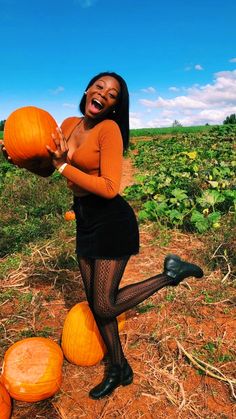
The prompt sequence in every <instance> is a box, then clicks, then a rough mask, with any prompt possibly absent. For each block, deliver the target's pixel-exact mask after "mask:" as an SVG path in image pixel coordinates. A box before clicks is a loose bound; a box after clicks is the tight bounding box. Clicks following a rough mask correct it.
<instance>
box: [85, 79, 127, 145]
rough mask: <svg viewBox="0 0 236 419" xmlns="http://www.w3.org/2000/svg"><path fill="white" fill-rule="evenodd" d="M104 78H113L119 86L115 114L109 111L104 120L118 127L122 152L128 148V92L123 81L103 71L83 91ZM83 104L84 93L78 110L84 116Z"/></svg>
mask: <svg viewBox="0 0 236 419" xmlns="http://www.w3.org/2000/svg"><path fill="white" fill-rule="evenodd" d="M104 76H110V77H114V79H116V80H117V81H118V83H119V84H120V93H119V96H118V101H117V103H116V106H115V113H113V109H111V111H110V112H109V113H108V114H106V116H104V119H112V120H113V121H115V122H116V123H117V124H118V125H119V128H120V131H121V135H122V139H123V147H124V150H127V148H128V146H129V92H128V87H127V84H126V82H125V80H124V79H123V78H122V77H121V76H119V74H116V73H114V72H109V71H105V72H103V73H99V74H97V75H96V76H95V77H93V78H92V79H91V80H90V82H89V84H88V85H87V87H86V89H85V91H86V90H87V89H89V87H90V86H92V85H93V84H94V83H95V82H96V81H97V80H98V79H100V78H101V77H104ZM85 103H86V94H85V93H84V95H83V96H82V99H81V101H80V104H79V109H80V111H81V113H82V114H83V115H84V114H85Z"/></svg>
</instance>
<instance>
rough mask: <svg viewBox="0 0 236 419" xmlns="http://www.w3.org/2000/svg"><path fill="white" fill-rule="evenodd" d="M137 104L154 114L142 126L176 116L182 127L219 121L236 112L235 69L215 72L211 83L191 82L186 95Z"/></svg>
mask: <svg viewBox="0 0 236 419" xmlns="http://www.w3.org/2000/svg"><path fill="white" fill-rule="evenodd" d="M139 103H140V104H141V105H143V106H144V107H145V108H147V109H152V114H154V113H156V115H155V117H154V118H153V119H152V120H149V121H146V122H145V124H144V123H143V124H142V125H143V126H148V127H157V126H159V127H161V126H170V125H172V123H173V121H174V120H175V119H176V120H178V121H180V122H181V124H182V125H185V126H189V125H204V124H206V123H209V124H222V122H223V120H224V119H225V117H226V116H227V115H230V114H232V113H235V112H236V70H234V71H221V72H218V73H216V74H215V75H214V80H213V81H212V83H209V84H206V85H202V86H201V85H193V86H192V87H191V88H189V89H187V90H186V94H185V95H181V96H176V97H174V98H172V99H167V98H165V97H161V96H159V97H158V98H157V99H156V100H150V99H140V100H139ZM143 118H144V117H143Z"/></svg>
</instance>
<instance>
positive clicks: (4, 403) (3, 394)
mask: <svg viewBox="0 0 236 419" xmlns="http://www.w3.org/2000/svg"><path fill="white" fill-rule="evenodd" d="M10 416H11V398H10V396H9V394H8V392H7V390H6V389H5V387H4V386H3V385H2V384H1V383H0V418H1V419H9V418H10Z"/></svg>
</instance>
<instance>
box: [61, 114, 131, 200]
mask: <svg viewBox="0 0 236 419" xmlns="http://www.w3.org/2000/svg"><path fill="white" fill-rule="evenodd" d="M80 122H81V118H78V117H70V118H67V119H65V120H64V121H63V123H62V125H61V129H62V132H63V134H64V136H65V138H66V139H67V140H68V139H69V137H70V135H71V133H72V131H73V130H74V128H75V127H76V126H77V125H78V124H79V123H80ZM122 161H123V141H122V136H121V132H120V129H119V126H118V125H117V123H116V122H114V121H112V120H104V121H102V122H99V123H98V124H97V125H95V126H94V127H93V128H91V129H90V130H89V131H88V135H87V136H86V139H85V140H84V141H83V142H82V144H80V145H79V146H78V147H77V148H76V150H75V151H74V152H73V154H72V156H70V159H69V158H68V161H67V162H68V165H67V166H66V167H65V169H64V170H63V172H62V174H63V176H65V177H66V178H67V182H68V186H69V187H70V188H71V189H72V190H73V192H74V194H75V195H78V196H81V195H86V194H87V193H93V194H96V195H99V196H101V197H104V198H107V199H111V198H113V197H115V196H116V195H117V194H118V193H119V189H120V182H121V174H122Z"/></svg>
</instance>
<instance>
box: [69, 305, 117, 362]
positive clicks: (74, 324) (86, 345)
mask: <svg viewBox="0 0 236 419" xmlns="http://www.w3.org/2000/svg"><path fill="white" fill-rule="evenodd" d="M117 320H118V327H119V330H122V329H123V327H124V323H125V313H122V314H121V315H120V316H118V317H117ZM61 345H62V350H63V352H64V355H65V357H66V358H67V360H68V361H69V362H72V363H73V364H76V365H80V366H91V365H95V364H97V363H98V362H99V361H101V360H102V359H103V357H104V355H105V353H106V352H107V349H106V346H105V344H104V342H103V339H102V337H101V335H100V333H99V330H98V327H97V324H96V322H95V320H94V317H93V314H92V311H91V310H90V307H89V305H88V302H87V301H83V302H82V303H78V304H76V305H75V306H74V307H72V309H71V310H70V311H69V313H68V314H67V316H66V319H65V322H64V326H63V330H62V340H61Z"/></svg>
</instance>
